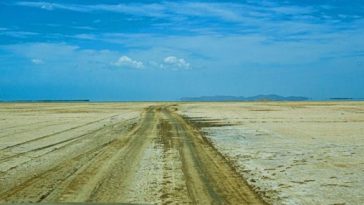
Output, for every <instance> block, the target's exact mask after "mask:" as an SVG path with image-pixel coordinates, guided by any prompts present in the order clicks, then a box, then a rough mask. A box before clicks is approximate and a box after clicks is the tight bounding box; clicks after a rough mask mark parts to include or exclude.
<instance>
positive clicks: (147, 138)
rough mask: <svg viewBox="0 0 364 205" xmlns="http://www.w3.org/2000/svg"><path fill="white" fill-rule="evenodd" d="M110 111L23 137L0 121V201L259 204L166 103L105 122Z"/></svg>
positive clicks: (238, 177)
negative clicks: (135, 115)
mask: <svg viewBox="0 0 364 205" xmlns="http://www.w3.org/2000/svg"><path fill="white" fill-rule="evenodd" d="M78 110H79V109H78ZM117 117H118V116H117V115H108V116H106V117H105V118H101V119H98V120H96V121H88V122H85V123H83V124H81V125H75V126H73V127H71V128H66V129H65V128H63V127H62V129H61V128H60V130H61V131H56V132H52V133H47V134H44V135H35V136H29V137H24V136H22V135H25V136H26V133H27V129H25V130H24V131H22V130H19V129H15V127H13V126H12V125H11V123H8V124H6V125H5V126H4V129H8V132H6V133H5V132H4V133H5V134H3V135H1V136H0V137H1V138H0V140H3V141H2V142H4V143H2V145H1V146H0V168H1V170H0V202H126V203H147V204H154V203H158V204H264V202H263V201H262V200H261V199H260V197H259V196H258V195H257V194H256V193H255V192H254V191H252V189H251V188H250V186H249V185H248V184H247V183H246V182H245V180H244V179H243V178H242V177H241V175H239V174H238V172H237V171H236V170H235V168H234V166H233V165H232V164H231V162H230V161H229V160H228V159H227V158H225V157H224V156H223V155H221V154H220V153H219V152H218V151H217V150H216V149H215V147H214V146H213V145H212V143H210V141H209V140H208V139H207V138H205V137H204V136H203V134H202V133H201V132H200V130H199V129H198V128H197V127H196V126H194V124H193V123H191V122H190V121H188V120H186V119H184V118H183V117H182V116H180V115H179V114H177V112H176V108H175V107H174V106H164V105H158V106H149V107H148V108H146V109H145V110H144V111H142V112H141V114H140V116H139V118H130V119H128V120H125V119H122V120H110V119H115V118H117ZM105 120H106V121H107V123H106V122H104V121H105ZM42 123H44V125H42ZM49 123H53V124H55V125H54V126H58V125H56V124H57V123H56V122H47V121H44V122H39V123H35V125H37V126H39V128H38V127H37V128H36V129H42V126H44V127H49V126H52V125H51V124H49ZM100 123H101V124H100ZM30 124H32V123H28V125H29V126H30V127H32V129H34V128H35V127H34V125H30ZM94 124H97V125H98V126H95V127H92V126H93V125H94ZM100 125H102V126H100ZM86 127H87V129H86ZM25 128H26V126H25ZM82 129H84V130H82ZM9 130H10V131H9ZM79 130H82V131H79ZM42 132H43V131H42ZM42 132H40V133H42ZM44 132H46V131H44ZM14 133H15V134H14ZM12 136H15V139H14V138H12Z"/></svg>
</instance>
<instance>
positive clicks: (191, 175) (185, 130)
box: [162, 108, 264, 204]
mask: <svg viewBox="0 0 364 205" xmlns="http://www.w3.org/2000/svg"><path fill="white" fill-rule="evenodd" d="M162 112H163V114H164V115H165V116H166V118H167V119H168V123H169V124H170V126H171V128H170V129H171V130H170V132H171V133H172V136H171V137H173V138H177V139H178V140H177V144H176V145H174V147H177V149H178V151H179V153H180V156H181V160H182V169H183V172H184V175H185V179H186V186H187V190H188V193H189V197H190V199H191V200H192V202H193V204H264V201H262V200H261V199H260V197H259V196H258V195H257V194H256V193H255V192H254V191H252V189H251V188H250V187H249V186H248V185H247V184H246V182H245V181H244V179H243V178H242V177H241V176H240V175H239V174H238V173H237V172H236V170H235V169H234V168H233V166H231V164H230V163H229V162H228V161H227V160H226V159H225V158H224V157H223V156H222V155H221V154H220V153H219V152H218V151H217V150H216V149H215V148H214V147H213V146H212V144H211V143H209V142H208V140H207V139H206V138H205V137H203V136H202V135H201V134H200V133H199V131H198V130H197V129H196V128H195V127H193V125H191V124H189V123H188V122H187V121H186V120H184V119H183V118H182V117H181V116H179V115H178V114H176V113H174V112H173V111H171V110H169V109H168V108H164V109H163V110H162Z"/></svg>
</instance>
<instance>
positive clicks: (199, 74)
mask: <svg viewBox="0 0 364 205" xmlns="http://www.w3.org/2000/svg"><path fill="white" fill-rule="evenodd" d="M363 39H364V2H363V1H362V0H351V1H347V0H336V1H334V0H322V1H319V0H286V1H272V0H264V1H251V0H246V1H151V0H145V1H116V0H97V1H96V0H89V1H86V0H85V1H74V0H64V1H60V0H54V1H46V0H45V1H14V0H9V1H6V0H3V1H0V100H18V99H23V100H36V99H91V100H176V99H179V98H180V97H186V96H206V95H236V96H251V95H257V94H271V93H274V94H280V95H300V96H307V97H310V98H313V99H325V98H330V97H355V98H362V97H364V91H363V90H364V80H363V79H364V40H363Z"/></svg>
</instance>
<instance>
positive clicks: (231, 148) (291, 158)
mask: <svg viewBox="0 0 364 205" xmlns="http://www.w3.org/2000/svg"><path fill="white" fill-rule="evenodd" d="M180 113H181V114H183V115H187V116H189V117H194V118H196V117H199V118H207V119H211V120H215V121H216V120H218V121H223V122H225V123H226V122H230V123H231V124H233V126H222V127H220V126H219V127H206V128H203V130H204V131H205V132H206V133H207V136H208V138H209V139H211V140H212V141H213V143H214V145H215V146H216V147H217V148H218V149H219V150H220V151H221V152H222V153H223V154H224V155H226V156H228V157H229V158H231V159H233V161H234V163H235V165H236V166H237V167H238V169H239V170H240V173H241V174H242V175H243V176H244V178H245V179H246V180H247V181H248V182H249V184H251V185H252V186H253V187H254V188H255V189H256V190H257V191H258V192H259V193H261V194H262V195H263V196H264V198H265V199H266V201H268V202H269V203H272V204H362V203H363V202H364V195H363V194H362V190H363V189H364V174H363V173H364V103H363V102H257V103H192V104H190V103H187V104H181V105H180Z"/></svg>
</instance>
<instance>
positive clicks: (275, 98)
mask: <svg viewBox="0 0 364 205" xmlns="http://www.w3.org/2000/svg"><path fill="white" fill-rule="evenodd" d="M180 100H181V101H188V102H191V101H193V102H196V101H197V102H201V101H202V102H210V101H212V102H214V101H217V102H221V101H305V100H308V98H306V97H301V96H288V97H284V96H280V95H256V96H251V97H243V96H202V97H183V98H181V99H180Z"/></svg>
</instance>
